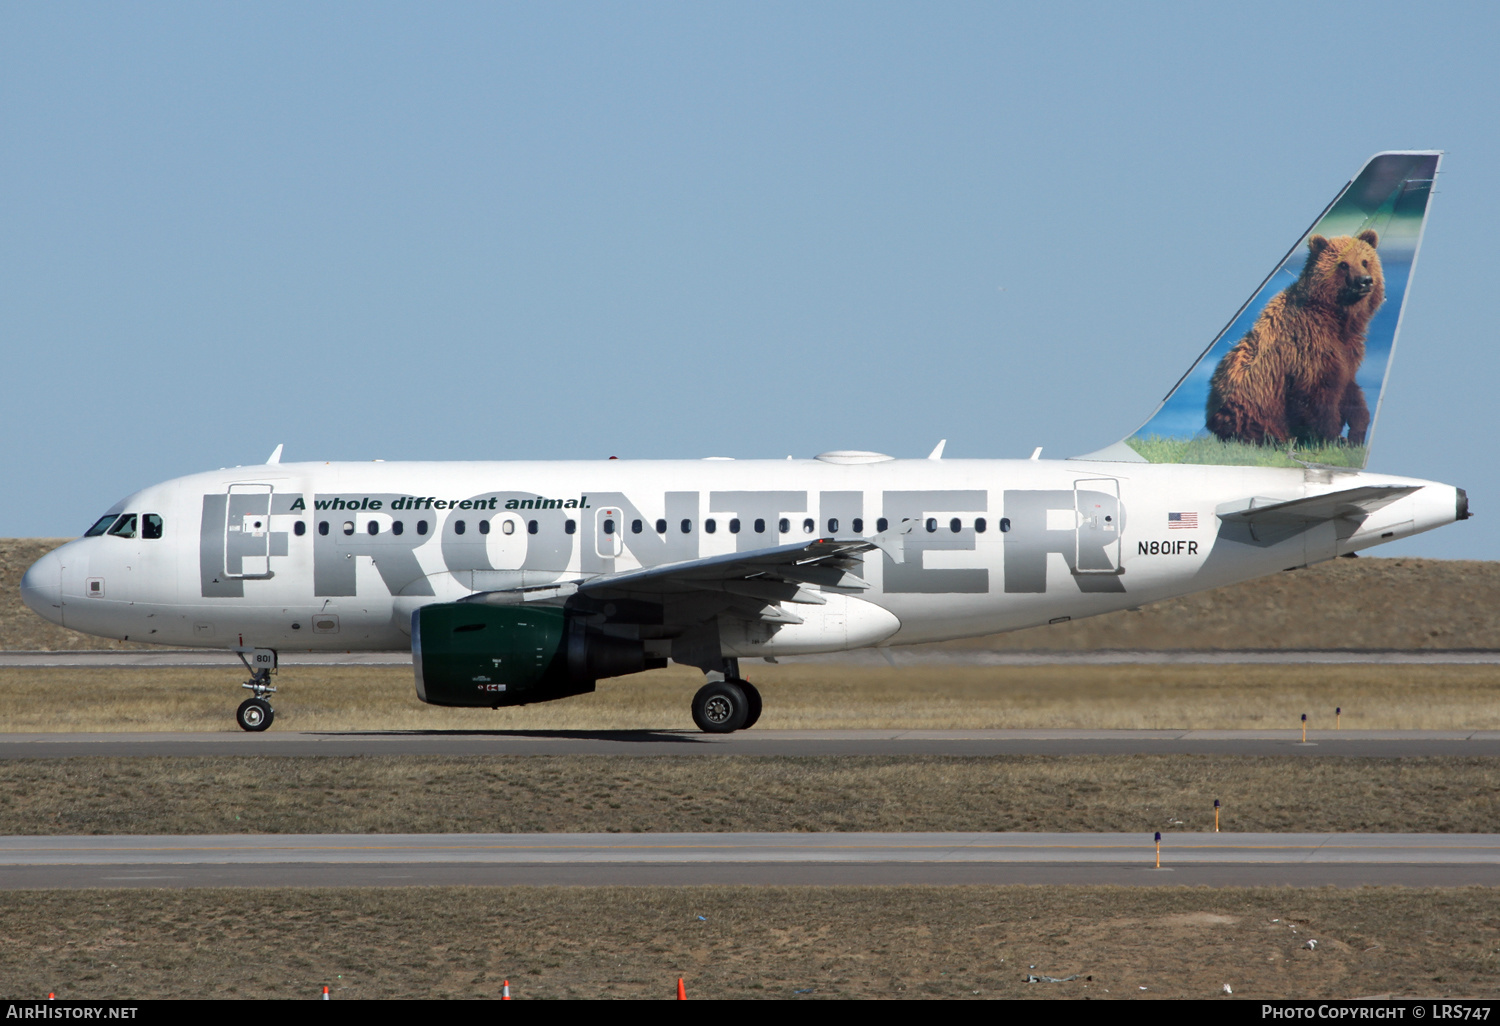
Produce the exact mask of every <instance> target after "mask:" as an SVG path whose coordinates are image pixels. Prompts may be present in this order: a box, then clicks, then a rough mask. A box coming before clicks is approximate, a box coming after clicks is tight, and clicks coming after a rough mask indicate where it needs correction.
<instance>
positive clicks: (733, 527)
mask: <svg viewBox="0 0 1500 1026" xmlns="http://www.w3.org/2000/svg"><path fill="white" fill-rule="evenodd" d="M705 526H707V525H705ZM729 533H730V534H739V533H740V518H739V517H735V518H734V519H732V520H730V521H729Z"/></svg>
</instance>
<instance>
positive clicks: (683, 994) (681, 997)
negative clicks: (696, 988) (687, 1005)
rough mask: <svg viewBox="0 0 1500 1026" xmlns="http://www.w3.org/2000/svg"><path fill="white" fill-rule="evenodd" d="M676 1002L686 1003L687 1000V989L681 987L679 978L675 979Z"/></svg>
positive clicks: (680, 978)
mask: <svg viewBox="0 0 1500 1026" xmlns="http://www.w3.org/2000/svg"><path fill="white" fill-rule="evenodd" d="M677 1000H678V1001H686V1000H687V988H686V987H684V986H683V985H682V977H681V976H679V977H677Z"/></svg>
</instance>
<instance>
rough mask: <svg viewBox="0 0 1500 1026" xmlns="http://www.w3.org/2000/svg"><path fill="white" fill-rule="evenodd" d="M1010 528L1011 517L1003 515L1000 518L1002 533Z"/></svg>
mask: <svg viewBox="0 0 1500 1026" xmlns="http://www.w3.org/2000/svg"><path fill="white" fill-rule="evenodd" d="M1009 530H1010V517H1001V518H1000V531H1001V533H1002V534H1003V533H1004V532H1006V531H1009Z"/></svg>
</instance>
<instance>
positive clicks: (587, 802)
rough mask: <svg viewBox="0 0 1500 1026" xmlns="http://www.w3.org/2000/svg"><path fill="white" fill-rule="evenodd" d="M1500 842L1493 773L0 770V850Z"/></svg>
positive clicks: (608, 766)
mask: <svg viewBox="0 0 1500 1026" xmlns="http://www.w3.org/2000/svg"><path fill="white" fill-rule="evenodd" d="M1215 799H1219V800H1220V801H1221V802H1222V803H1223V810H1222V813H1221V819H1220V825H1221V827H1222V828H1223V829H1225V830H1237V831H1291V832H1297V831H1320V830H1335V831H1368V832H1377V833H1404V832H1431V833H1486V832H1500V761H1497V760H1494V759H1484V758H1430V759H1349V758H1318V759H1282V758H1246V757H1229V756H1109V757H1104V756H1069V757H1045V756H1001V757H963V758H942V757H936V756H931V757H907V758H893V757H867V756H852V757H807V758H782V757H748V758H747V757H737V756H712V757H694V756H687V757H671V756H667V757H660V758H658V757H640V756H603V755H586V756H566V757H564V756H500V757H480V756H474V757H427V756H422V757H418V756H406V757H397V756H380V757H352V758H349V757H340V758H330V757H317V758H282V757H250V758H185V757H174V758H140V759H116V758H74V759H26V760H7V761H5V762H0V835H17V834H39V835H45V834H142V833H145V834H156V833H162V834H209V833H228V834H232V833H466V832H473V833H487V832H493V833H542V832H596V831H607V832H622V833H630V832H677V831H680V832H704V831H807V832H822V831H853V830H875V831H920V830H1030V831H1054V830H1056V831H1121V832H1130V831H1140V832H1141V834H1142V835H1143V836H1149V835H1150V833H1151V832H1152V831H1156V830H1161V831H1165V832H1171V831H1183V832H1186V831H1197V830H1212V829H1213V824H1214V817H1213V803H1214V800H1215Z"/></svg>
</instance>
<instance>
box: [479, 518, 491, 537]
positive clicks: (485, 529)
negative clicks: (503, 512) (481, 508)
mask: <svg viewBox="0 0 1500 1026" xmlns="http://www.w3.org/2000/svg"><path fill="white" fill-rule="evenodd" d="M479 533H480V534H489V533H490V522H489V521H488V520H481V521H480V522H479Z"/></svg>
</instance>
